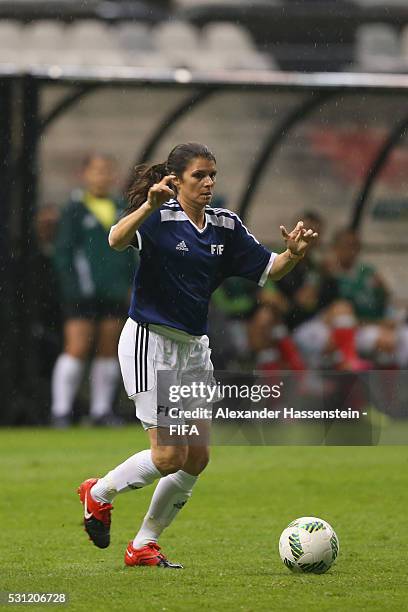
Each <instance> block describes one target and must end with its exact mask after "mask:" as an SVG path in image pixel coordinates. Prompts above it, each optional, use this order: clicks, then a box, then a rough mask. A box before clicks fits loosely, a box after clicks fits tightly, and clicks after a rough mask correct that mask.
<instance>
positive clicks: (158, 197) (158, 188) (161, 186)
mask: <svg viewBox="0 0 408 612" xmlns="http://www.w3.org/2000/svg"><path fill="white" fill-rule="evenodd" d="M175 178H176V176H175V174H168V175H167V176H164V177H163V178H162V180H161V181H160V182H159V183H155V184H154V185H152V186H151V187H150V189H149V192H148V194H147V201H146V203H147V205H148V206H149V207H150V208H151V209H152V210H156V209H157V208H160V206H161V205H162V204H164V203H165V202H167V201H168V200H170V199H171V198H174V196H175V195H176V194H175V192H174V191H173V189H171V187H169V183H171V181H173V180H174V179H175Z"/></svg>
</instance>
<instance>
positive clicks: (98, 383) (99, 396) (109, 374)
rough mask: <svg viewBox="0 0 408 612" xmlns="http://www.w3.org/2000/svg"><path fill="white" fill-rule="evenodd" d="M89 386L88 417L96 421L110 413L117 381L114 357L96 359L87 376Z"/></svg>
mask: <svg viewBox="0 0 408 612" xmlns="http://www.w3.org/2000/svg"><path fill="white" fill-rule="evenodd" d="M89 377H90V385H91V407H90V415H91V416H92V417H93V418H95V419H97V418H99V417H103V416H105V415H107V414H109V413H110V412H112V404H113V398H114V396H115V391H116V387H117V384H118V380H119V363H118V360H117V359H116V357H96V358H95V359H94V360H93V361H92V366H91V371H90V374H89Z"/></svg>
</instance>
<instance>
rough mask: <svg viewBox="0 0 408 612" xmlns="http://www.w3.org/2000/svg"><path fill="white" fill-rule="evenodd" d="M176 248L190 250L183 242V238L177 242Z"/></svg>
mask: <svg viewBox="0 0 408 612" xmlns="http://www.w3.org/2000/svg"><path fill="white" fill-rule="evenodd" d="M176 249H177V251H189V250H190V249H189V248H188V246H187V245H186V243H185V242H184V240H182V241H181V242H179V243H178V245H177V246H176Z"/></svg>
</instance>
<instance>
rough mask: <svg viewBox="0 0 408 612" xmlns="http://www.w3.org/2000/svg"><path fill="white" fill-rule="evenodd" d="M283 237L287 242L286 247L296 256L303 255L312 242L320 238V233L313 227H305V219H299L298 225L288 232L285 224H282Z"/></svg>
mask: <svg viewBox="0 0 408 612" xmlns="http://www.w3.org/2000/svg"><path fill="white" fill-rule="evenodd" d="M280 230H281V233H282V238H283V239H284V241H285V242H286V248H287V249H288V250H289V251H290V252H291V254H292V255H294V256H295V257H303V255H305V253H306V251H307V250H308V248H309V247H310V245H311V244H313V242H314V241H315V240H316V238H318V236H319V234H318V233H317V232H314V231H313V230H311V229H305V228H304V227H303V221H298V222H297V224H296V227H295V228H294V229H293V230H292V231H291V232H288V231H287V229H286V227H285V226H284V225H281V226H280Z"/></svg>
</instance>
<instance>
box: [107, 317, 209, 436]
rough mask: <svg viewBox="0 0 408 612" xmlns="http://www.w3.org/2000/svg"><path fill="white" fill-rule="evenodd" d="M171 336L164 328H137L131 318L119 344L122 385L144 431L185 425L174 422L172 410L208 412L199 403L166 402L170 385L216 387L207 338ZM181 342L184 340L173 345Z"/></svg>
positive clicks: (139, 325)
mask: <svg viewBox="0 0 408 612" xmlns="http://www.w3.org/2000/svg"><path fill="white" fill-rule="evenodd" d="M152 327H153V328H154V330H155V331H153V330H152ZM158 330H160V332H161V333H157V332H158ZM169 331H170V330H169V328H166V327H161V326H157V325H150V324H148V323H136V321H133V319H130V318H129V319H128V320H127V321H126V323H125V326H124V328H123V330H122V333H121V336H120V339H119V346H118V356H119V363H120V368H121V371H122V377H123V383H124V385H125V389H126V393H127V395H128V397H129V398H130V399H131V400H133V401H134V403H135V407H136V416H137V417H138V419H140V421H141V422H142V425H143V427H144V428H145V429H150V428H152V427H157V426H158V425H159V426H164V427H168V426H170V425H173V424H179V423H182V422H184V419H183V418H181V419H179V420H177V419H175V418H174V416H170V415H169V409H170V408H172V409H174V408H176V409H178V410H181V411H183V410H194V408H197V407H201V406H203V405H204V407H206V408H211V407H209V406H208V404H207V405H206V404H205V401H204V402H203V400H202V398H189V399H183V400H174V401H173V402H170V401H169V385H170V384H171V385H176V386H180V385H190V384H191V382H194V381H195V382H204V384H214V378H213V370H214V368H213V365H212V363H211V350H210V348H209V340H208V337H207V336H189V335H188V334H184V333H183V332H181V333H178V331H177V330H174V333H173V334H171V333H169ZM164 334H167V335H164ZM169 335H173V337H169ZM179 337H182V340H180V339H177V340H176V339H174V338H179ZM174 412H175V411H174V410H172V414H173V415H174Z"/></svg>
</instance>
